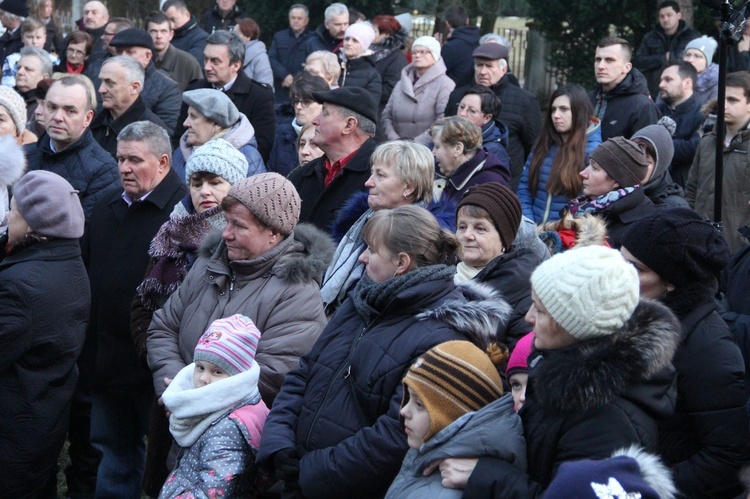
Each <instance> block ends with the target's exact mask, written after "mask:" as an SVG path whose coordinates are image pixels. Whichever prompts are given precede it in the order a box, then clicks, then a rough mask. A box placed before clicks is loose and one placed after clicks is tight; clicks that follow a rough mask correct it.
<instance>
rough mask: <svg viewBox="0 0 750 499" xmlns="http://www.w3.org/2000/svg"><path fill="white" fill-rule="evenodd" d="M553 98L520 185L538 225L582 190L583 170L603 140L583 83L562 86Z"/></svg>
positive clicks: (553, 216) (556, 217) (522, 197)
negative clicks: (590, 155) (581, 175)
mask: <svg viewBox="0 0 750 499" xmlns="http://www.w3.org/2000/svg"><path fill="white" fill-rule="evenodd" d="M549 102H550V105H549V108H548V111H547V114H546V115H545V119H544V125H543V126H542V132H541V133H540V134H539V138H538V139H537V141H536V144H535V145H534V149H533V150H532V152H531V154H530V155H529V158H528V160H526V166H525V167H524V169H523V173H522V174H521V181H520V183H519V184H518V198H519V199H520V200H521V206H522V207H523V214H524V216H525V217H527V218H529V219H531V220H533V221H534V222H535V223H536V224H538V225H541V224H544V223H546V222H554V221H555V220H559V219H560V211H561V210H562V209H564V208H565V206H566V205H567V204H568V201H570V200H571V199H573V198H574V197H576V196H577V195H578V192H579V191H580V190H581V177H580V175H579V173H580V172H581V170H583V169H584V168H586V162H587V158H588V155H589V154H591V153H592V152H593V151H594V149H596V147H597V146H598V145H599V144H601V142H602V134H601V126H600V123H599V120H598V119H597V118H596V117H594V116H593V114H594V109H593V107H592V106H591V101H589V97H588V94H586V90H584V88H583V87H582V86H580V85H576V84H572V85H563V86H561V87H559V88H558V89H557V90H555V91H554V92H553V93H552V96H551V97H550V99H549Z"/></svg>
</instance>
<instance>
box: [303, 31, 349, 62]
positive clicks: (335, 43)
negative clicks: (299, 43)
mask: <svg viewBox="0 0 750 499" xmlns="http://www.w3.org/2000/svg"><path fill="white" fill-rule="evenodd" d="M342 43H343V41H342V40H336V39H335V38H333V37H332V36H331V34H330V33H329V32H328V29H327V28H326V27H325V25H324V24H321V25H320V26H318V27H317V28H315V31H313V32H312V34H311V35H310V36H308V37H307V40H305V58H307V56H308V55H310V54H312V53H313V52H315V51H318V50H325V51H328V52H338V50H339V48H340V47H341V44H342Z"/></svg>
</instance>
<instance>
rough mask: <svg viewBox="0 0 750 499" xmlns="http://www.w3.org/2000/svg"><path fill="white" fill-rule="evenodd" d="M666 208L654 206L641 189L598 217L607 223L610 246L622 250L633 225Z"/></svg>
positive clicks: (606, 208)
mask: <svg viewBox="0 0 750 499" xmlns="http://www.w3.org/2000/svg"><path fill="white" fill-rule="evenodd" d="M666 206H667V205H656V204H654V202H653V201H651V198H649V197H648V196H646V191H645V189H643V188H642V187H639V188H637V189H636V190H634V191H633V192H631V193H630V194H628V195H627V196H624V197H622V198H620V199H618V200H617V201H615V202H614V203H612V204H610V205H609V206H607V207H605V208H604V209H602V210H601V211H599V212H597V215H598V216H600V217H602V219H603V220H604V221H605V222H607V241H608V242H609V245H610V246H611V247H613V248H615V249H620V246H622V242H621V241H622V237H623V236H624V235H625V232H627V230H628V228H630V226H631V224H633V223H635V222H637V221H638V220H640V219H642V218H646V217H647V216H649V215H651V214H652V213H654V212H655V211H657V210H658V209H660V208H666Z"/></svg>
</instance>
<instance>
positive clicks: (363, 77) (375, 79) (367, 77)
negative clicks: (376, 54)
mask: <svg viewBox="0 0 750 499" xmlns="http://www.w3.org/2000/svg"><path fill="white" fill-rule="evenodd" d="M339 86H340V87H360V88H364V89H365V90H367V91H368V92H369V93H370V95H372V97H373V98H374V99H375V102H378V103H379V102H380V96H381V94H382V93H383V80H382V79H381V77H380V73H379V72H378V70H377V69H375V63H374V62H373V61H372V59H371V58H370V57H369V56H366V55H363V56H361V57H357V58H356V59H350V60H348V61H341V76H339Z"/></svg>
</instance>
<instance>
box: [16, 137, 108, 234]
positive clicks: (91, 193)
mask: <svg viewBox="0 0 750 499" xmlns="http://www.w3.org/2000/svg"><path fill="white" fill-rule="evenodd" d="M23 152H24V154H25V155H26V161H27V163H28V165H29V166H28V171H32V170H46V171H49V172H52V173H57V174H58V175H60V176H61V177H62V178H64V179H65V180H67V181H68V182H70V185H72V186H73V188H74V189H75V190H77V191H78V197H80V198H81V206H83V213H84V215H86V220H88V219H89V218H90V217H91V212H92V211H93V209H94V205H95V204H96V203H97V201H99V200H100V199H103V198H104V197H105V195H106V194H107V191H108V190H109V189H112V188H114V187H117V186H119V185H120V174H119V173H118V171H117V162H115V159H114V158H113V157H112V156H111V155H110V154H109V153H108V152H107V151H105V150H104V149H103V148H102V146H100V145H99V144H98V143H97V142H96V140H94V136H93V135H92V134H91V130H86V131H85V132H84V133H83V135H82V136H81V138H80V139H78V141H76V142H75V143H73V144H71V145H70V146H68V147H67V148H65V149H63V150H62V151H58V152H54V151H53V150H52V148H51V147H50V139H49V136H48V135H47V134H44V135H42V137H41V138H40V140H39V142H37V143H36V144H29V145H26V146H24V148H23Z"/></svg>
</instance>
